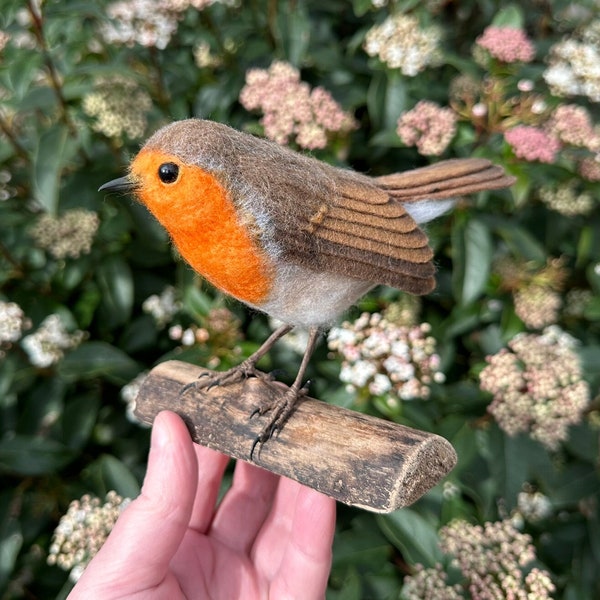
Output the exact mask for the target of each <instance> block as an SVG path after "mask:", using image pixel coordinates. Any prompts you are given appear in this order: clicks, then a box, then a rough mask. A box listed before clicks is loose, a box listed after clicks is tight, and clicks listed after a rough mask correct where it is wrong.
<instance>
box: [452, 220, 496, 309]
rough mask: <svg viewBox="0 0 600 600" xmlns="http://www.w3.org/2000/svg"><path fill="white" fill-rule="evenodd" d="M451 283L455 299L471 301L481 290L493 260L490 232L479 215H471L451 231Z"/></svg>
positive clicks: (466, 303) (468, 302)
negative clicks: (473, 216) (472, 216)
mask: <svg viewBox="0 0 600 600" xmlns="http://www.w3.org/2000/svg"><path fill="white" fill-rule="evenodd" d="M452 244H453V250H454V256H453V273H452V275H453V285H454V293H455V296H456V298H457V300H458V301H459V302H460V303H461V304H462V305H468V304H471V303H472V302H473V301H474V300H476V299H477V297H478V296H479V295H480V294H481V292H482V291H483V289H484V287H485V285H486V283H487V280H488V275H489V272H490V265H491V262H492V253H493V245H492V236H491V234H490V231H489V229H488V228H487V226H486V225H485V224H484V223H483V222H482V221H480V220H478V219H470V220H469V221H467V223H466V225H462V226H461V225H459V226H458V227H456V228H455V229H454V231H453V232H452Z"/></svg>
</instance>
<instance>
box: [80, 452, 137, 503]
mask: <svg viewBox="0 0 600 600" xmlns="http://www.w3.org/2000/svg"><path fill="white" fill-rule="evenodd" d="M86 477H91V478H92V480H93V481H94V484H95V487H96V488H97V489H98V490H100V493H102V494H106V493H107V492H109V491H110V490H115V491H116V492H117V494H120V495H121V496H123V497H124V498H137V496H138V495H139V493H140V485H139V483H138V480H137V478H136V477H135V475H134V474H133V473H132V472H131V471H130V470H129V468H128V467H127V466H126V465H125V464H124V463H123V462H121V461H120V460H119V459H118V458H116V457H114V456H112V455H111V454H104V455H102V456H101V457H100V458H99V459H98V460H97V461H95V462H93V463H92V464H91V465H89V467H88V468H87V469H86Z"/></svg>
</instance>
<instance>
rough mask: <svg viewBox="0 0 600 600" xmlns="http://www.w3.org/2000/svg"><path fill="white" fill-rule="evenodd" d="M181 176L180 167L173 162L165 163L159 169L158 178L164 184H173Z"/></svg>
mask: <svg viewBox="0 0 600 600" xmlns="http://www.w3.org/2000/svg"><path fill="white" fill-rule="evenodd" d="M178 176H179V167H178V166H177V165H176V164H175V163H172V162H168V163H163V164H162V165H160V167H158V177H159V179H160V180H161V181H162V182H163V183H173V182H175V181H177V177H178Z"/></svg>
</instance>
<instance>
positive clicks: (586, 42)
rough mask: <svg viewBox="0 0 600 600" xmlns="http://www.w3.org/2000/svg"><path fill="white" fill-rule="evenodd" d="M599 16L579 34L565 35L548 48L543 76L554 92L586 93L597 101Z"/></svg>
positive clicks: (599, 99)
mask: <svg viewBox="0 0 600 600" xmlns="http://www.w3.org/2000/svg"><path fill="white" fill-rule="evenodd" d="M599 30H600V20H595V21H593V22H592V23H590V24H589V25H588V26H587V27H586V28H584V29H583V31H582V32H581V34H575V35H573V36H571V37H568V38H566V39H564V40H562V41H560V42H558V43H557V44H555V45H554V46H552V47H551V48H550V51H549V53H548V55H549V58H548V65H549V66H548V68H547V69H546V71H544V79H545V80H546V83H547V84H548V85H549V87H550V89H551V91H552V93H553V94H555V95H557V96H576V95H581V96H587V97H588V98H589V99H590V100H591V101H592V102H600V45H599V44H598V40H599V39H600V36H599V34H598V31H599Z"/></svg>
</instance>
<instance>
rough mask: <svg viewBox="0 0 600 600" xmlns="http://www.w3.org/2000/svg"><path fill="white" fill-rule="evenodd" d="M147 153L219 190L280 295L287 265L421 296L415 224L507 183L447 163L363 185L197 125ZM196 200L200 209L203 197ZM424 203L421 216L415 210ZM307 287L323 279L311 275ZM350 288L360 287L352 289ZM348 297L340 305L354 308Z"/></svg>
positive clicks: (423, 280)
mask: <svg viewBox="0 0 600 600" xmlns="http://www.w3.org/2000/svg"><path fill="white" fill-rule="evenodd" d="M145 149H154V150H158V151H160V152H162V153H164V154H171V155H173V156H174V157H177V159H178V160H180V161H181V162H182V163H183V164H187V165H194V166H196V167H199V168H200V169H201V170H203V171H205V172H206V173H209V174H211V175H212V176H213V177H214V178H215V179H216V180H217V181H218V182H219V183H220V185H221V186H222V187H223V189H224V190H226V192H227V194H228V196H229V200H230V201H231V203H232V205H233V206H234V207H236V210H237V212H238V220H239V223H240V225H241V226H242V227H243V228H245V229H246V230H247V232H248V235H249V236H250V238H251V240H252V244H253V245H254V246H255V247H256V248H260V249H261V251H262V252H264V256H266V257H268V258H269V260H270V261H271V263H272V264H273V265H274V269H275V271H276V273H277V272H279V279H278V280H277V281H278V282H279V283H277V282H275V286H276V287H277V286H279V289H283V287H285V284H284V283H283V279H282V278H285V277H286V275H285V274H283V275H282V273H287V272H289V273H293V275H290V277H292V276H293V277H295V278H296V282H295V284H294V285H295V286H297V285H300V284H299V283H298V281H297V278H298V276H299V275H298V273H299V271H297V270H294V269H287V270H286V269H285V267H286V266H289V265H292V264H293V265H297V266H298V267H299V268H302V269H304V271H302V272H303V273H305V274H309V273H310V272H311V271H312V272H314V273H315V275H316V274H317V273H319V274H320V273H323V272H329V273H331V274H334V275H341V276H345V277H348V278H351V279H355V280H358V281H359V282H360V281H363V282H371V283H373V284H376V283H386V284H388V285H393V286H394V287H397V288H399V289H402V290H405V291H408V292H410V293H413V294H423V293H428V292H429V291H431V289H432V288H433V285H434V279H433V275H434V269H433V265H432V258H433V253H432V251H431V249H430V248H429V245H428V240H427V236H426V234H425V233H424V232H423V230H422V229H421V228H420V227H419V225H418V223H417V221H418V222H425V221H427V220H429V219H431V218H434V217H435V216H437V215H439V214H441V213H442V212H444V211H445V210H447V208H449V207H450V206H451V203H443V202H439V201H438V200H446V199H448V198H454V197H456V196H459V195H462V194H465V193H473V192H477V191H481V190H488V189H498V188H502V187H506V186H508V185H511V183H512V182H513V179H512V178H511V177H508V176H506V175H505V174H504V171H503V170H502V168H500V167H497V166H494V165H493V164H492V163H491V162H490V161H488V160H485V159H453V160H447V161H441V162H439V163H437V164H435V165H432V166H430V167H425V168H421V169H415V170H412V171H408V172H405V173H399V174H393V175H387V176H384V177H377V178H370V177H367V176H365V175H361V174H359V173H355V172H353V171H350V170H344V169H340V168H336V167H333V166H331V165H328V164H326V163H323V162H321V161H318V160H316V159H313V158H310V157H307V156H304V155H301V154H299V153H296V152H294V151H292V150H290V149H287V148H285V147H282V146H279V145H278V144H275V143H273V142H269V141H267V140H264V139H260V138H257V137H254V136H251V135H248V134H245V133H242V132H239V131H236V130H234V129H232V128H230V127H227V126H225V125H222V124H219V123H214V122H211V121H204V120H198V119H189V120H185V121H179V122H176V123H173V124H171V125H168V126H166V127H164V128H163V129H161V130H159V131H158V132H157V133H156V134H154V136H152V137H151V138H150V139H149V140H148V142H147V143H146V145H145ZM198 194H199V195H198V200H197V201H198V202H199V203H201V202H202V201H203V200H202V194H201V190H198ZM424 199H427V200H426V201H423V200H424ZM418 201H421V202H418ZM429 201H431V202H429ZM425 204H427V205H428V207H426V208H427V210H417V209H416V208H417V207H418V206H421V205H423V206H425ZM436 205H437V206H438V207H437V208H436ZM171 234H172V235H173V232H172V231H171ZM276 277H277V275H276ZM306 277H307V279H306V286H307V287H308V288H310V282H311V279H310V277H309V276H308V275H306ZM314 280H315V281H317V280H319V281H325V280H323V279H322V278H320V277H316V276H315V278H314ZM290 282H291V280H290ZM290 285H291V283H290ZM303 285H304V284H303ZM315 285H317V284H315ZM319 285H320V284H319ZM323 285H325V284H324V283H323ZM294 289H296V288H294ZM353 289H355V290H358V289H359V288H358V286H357V284H353ZM360 289H363V288H360ZM316 291H317V290H315V298H318V294H317V293H316ZM309 292H310V289H307V293H309ZM322 293H325V292H324V291H323V292H322ZM350 296H351V294H350V293H349V301H348V305H349V304H350V303H351V302H352V301H353V300H354V298H352V299H350ZM272 300H273V299H272V298H271V300H270V301H271V302H272ZM290 302H291V300H290Z"/></svg>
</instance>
